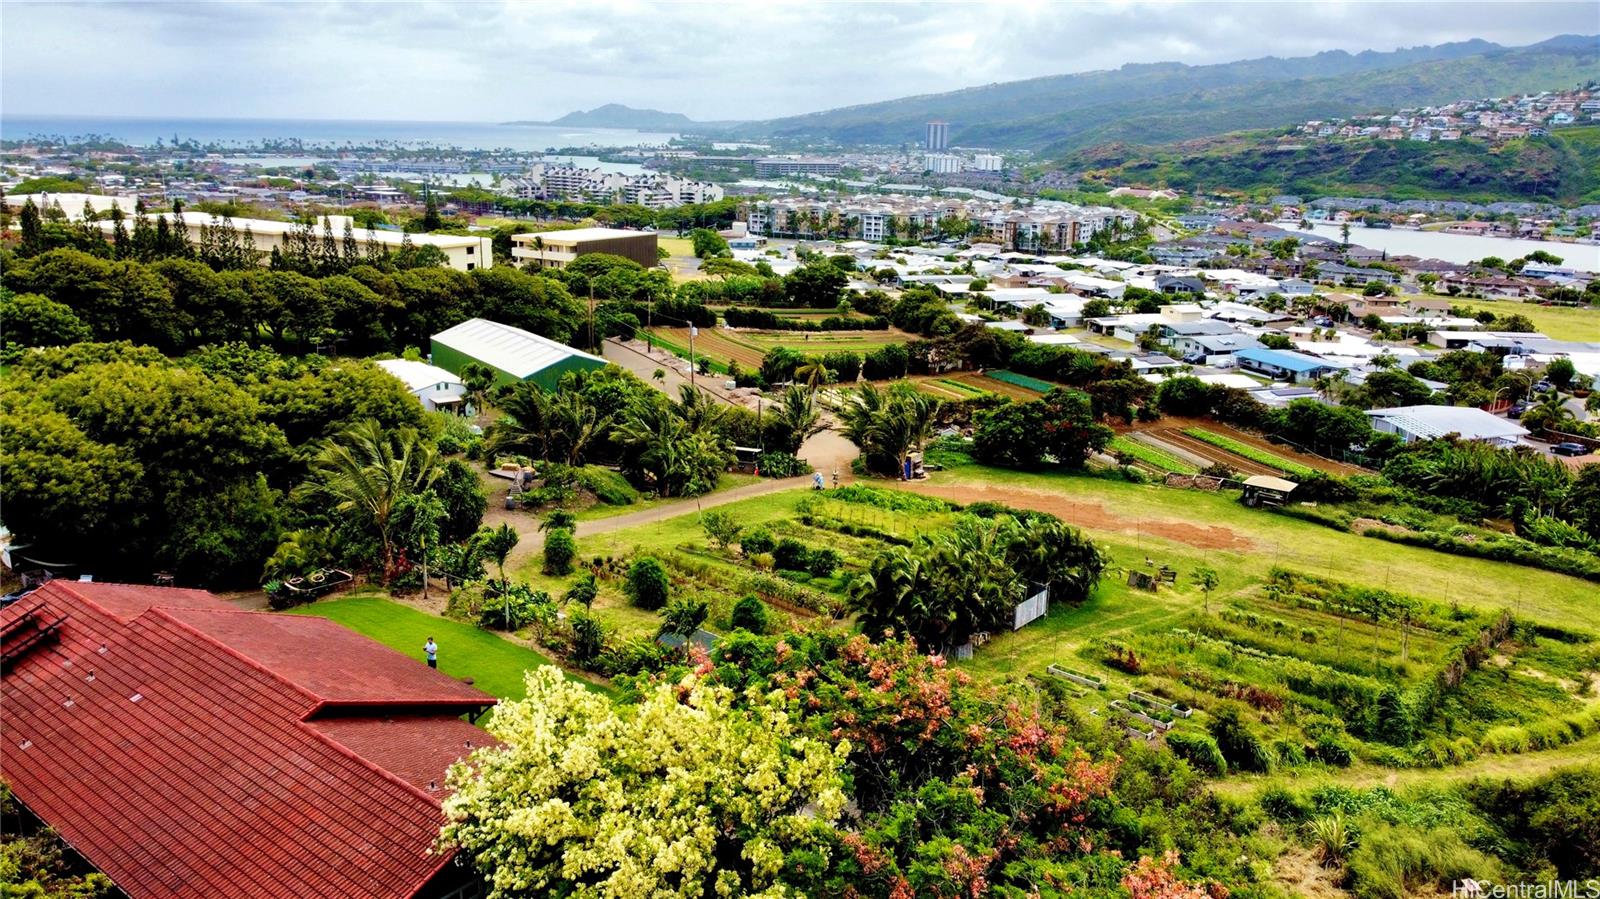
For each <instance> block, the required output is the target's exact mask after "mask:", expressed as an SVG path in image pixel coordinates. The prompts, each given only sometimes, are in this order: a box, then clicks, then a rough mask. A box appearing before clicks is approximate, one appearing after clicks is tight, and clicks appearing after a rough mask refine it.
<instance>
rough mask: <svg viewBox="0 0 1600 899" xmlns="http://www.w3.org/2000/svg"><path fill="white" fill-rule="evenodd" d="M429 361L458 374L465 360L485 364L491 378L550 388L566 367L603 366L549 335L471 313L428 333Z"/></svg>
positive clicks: (593, 357)
mask: <svg viewBox="0 0 1600 899" xmlns="http://www.w3.org/2000/svg"><path fill="white" fill-rule="evenodd" d="M432 344H433V359H432V361H433V364H434V365H437V366H439V367H440V368H442V369H444V370H445V371H448V372H452V373H454V374H455V375H457V376H459V375H460V374H461V369H462V368H464V367H466V365H467V364H468V363H472V362H476V363H478V364H480V365H487V366H488V367H490V368H492V369H494V371H495V383H497V384H515V383H517V382H518V381H532V382H533V383H535V384H538V385H539V386H540V387H543V388H544V389H545V390H547V391H552V392H553V391H554V390H555V389H556V387H557V385H559V384H560V383H561V378H562V376H564V375H566V373H567V372H571V371H591V370H594V369H597V368H605V366H606V361H605V360H604V359H601V358H600V357H599V356H591V355H589V354H588V353H585V352H583V351H582V350H577V349H573V348H572V347H569V346H567V345H566V344H564V343H557V342H555V341H554V340H551V339H550V338H548V337H540V336H539V335H537V334H534V333H531V332H528V331H524V330H522V329H521V328H513V327H512V326H510V325H502V324H500V323H499V322H492V321H489V320H488V319H484V318H473V319H468V320H467V321H464V322H462V323H461V324H459V325H456V326H455V327H453V328H450V329H448V330H445V331H441V332H439V333H438V334H435V335H433V342H432Z"/></svg>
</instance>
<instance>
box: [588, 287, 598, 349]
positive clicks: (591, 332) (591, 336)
mask: <svg viewBox="0 0 1600 899" xmlns="http://www.w3.org/2000/svg"><path fill="white" fill-rule="evenodd" d="M595 346H596V344H595V342H594V282H593V281H590V282H589V349H591V350H592V349H594V348H595Z"/></svg>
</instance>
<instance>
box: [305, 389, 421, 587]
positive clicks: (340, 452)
mask: <svg viewBox="0 0 1600 899" xmlns="http://www.w3.org/2000/svg"><path fill="white" fill-rule="evenodd" d="M442 471H443V469H442V468H441V466H440V465H439V451H438V448H437V447H436V446H434V444H433V442H432V441H430V440H424V439H422V438H420V437H419V436H418V435H417V432H416V431H413V430H411V429H409V428H407V429H404V430H401V431H397V432H395V433H392V434H390V433H385V432H384V430H383V428H382V427H381V426H380V425H379V424H378V423H377V422H376V421H373V420H371V419H368V420H367V421H364V422H361V423H360V424H357V425H355V426H353V427H351V428H350V429H349V430H347V431H345V432H344V433H343V434H341V435H339V437H337V438H335V439H331V440H328V441H326V442H324V443H323V445H322V448H321V449H320V450H319V451H318V453H317V455H316V458H315V459H313V460H312V462H311V478H310V479H309V480H308V481H306V483H305V484H303V485H301V487H300V489H299V491H298V492H299V494H300V496H302V497H314V496H325V497H329V498H331V499H333V500H334V501H335V506H334V508H335V509H336V510H337V511H339V512H341V513H344V514H353V515H358V516H360V517H363V518H366V519H368V520H369V521H370V522H371V524H372V526H373V527H374V528H376V529H377V531H378V538H379V540H380V541H381V542H382V544H383V570H384V574H385V576H387V575H388V574H389V572H390V571H391V570H392V569H393V567H394V541H393V537H392V535H391V533H390V527H389V524H390V521H389V520H390V516H391V514H392V513H393V512H394V508H395V503H396V502H397V501H398V500H399V499H400V498H401V497H402V496H405V495H406V494H411V493H421V492H423V491H425V490H427V489H428V488H430V487H432V486H433V483H434V481H436V480H438V478H439V475H440V473H441V472H442Z"/></svg>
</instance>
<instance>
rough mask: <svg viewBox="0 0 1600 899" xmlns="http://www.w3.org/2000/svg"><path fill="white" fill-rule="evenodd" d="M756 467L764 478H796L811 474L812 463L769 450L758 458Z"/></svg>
mask: <svg viewBox="0 0 1600 899" xmlns="http://www.w3.org/2000/svg"><path fill="white" fill-rule="evenodd" d="M756 467H757V468H759V469H760V470H761V476H762V477H764V478H796V477H799V476H800V475H803V474H810V473H811V463H809V462H807V461H806V460H804V459H802V458H800V457H799V456H796V455H794V454H793V453H782V452H777V451H776V450H769V451H767V452H764V453H762V454H761V455H759V456H757V457H756Z"/></svg>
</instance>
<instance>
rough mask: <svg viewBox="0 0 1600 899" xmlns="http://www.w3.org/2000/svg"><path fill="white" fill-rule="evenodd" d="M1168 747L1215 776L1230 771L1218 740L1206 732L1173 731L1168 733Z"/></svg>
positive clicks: (1200, 769)
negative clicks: (1218, 745)
mask: <svg viewBox="0 0 1600 899" xmlns="http://www.w3.org/2000/svg"><path fill="white" fill-rule="evenodd" d="M1167 748H1168V749H1171V750H1172V754H1173V755H1175V756H1177V757H1178V758H1180V759H1183V760H1184V761H1186V762H1188V763H1189V766H1190V767H1192V768H1194V769H1195V770H1196V771H1199V772H1201V773H1204V774H1209V775H1211V776H1213V777H1221V776H1222V775H1224V774H1227V773H1228V762H1227V760H1226V759H1224V758H1223V757H1222V751H1221V750H1219V749H1218V748H1217V741H1215V740H1213V739H1211V738H1210V737H1208V736H1206V735H1205V734H1197V733H1190V732H1188V731H1178V730H1175V731H1172V732H1170V733H1168V734H1167Z"/></svg>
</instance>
